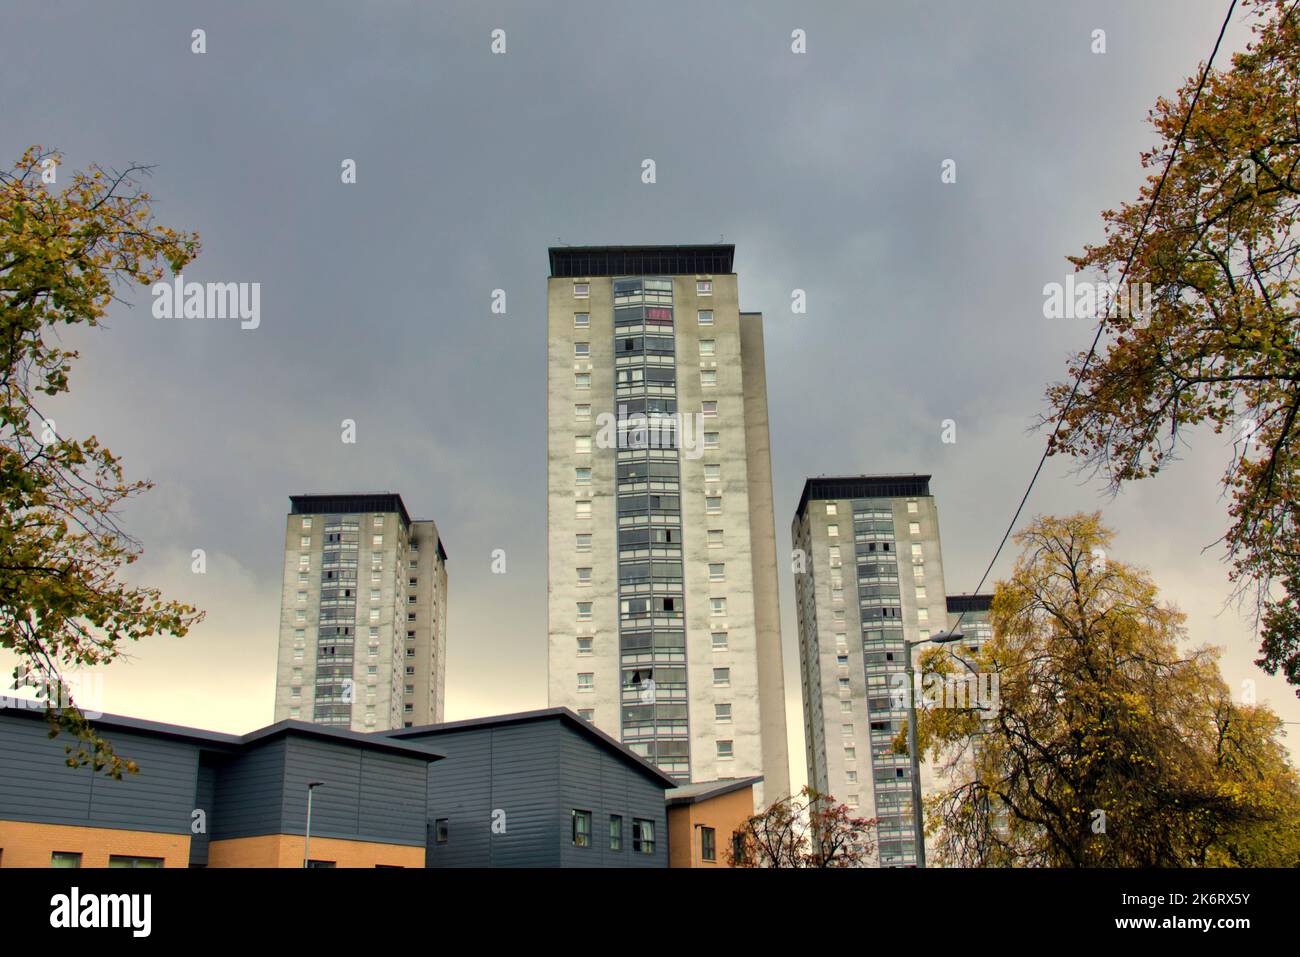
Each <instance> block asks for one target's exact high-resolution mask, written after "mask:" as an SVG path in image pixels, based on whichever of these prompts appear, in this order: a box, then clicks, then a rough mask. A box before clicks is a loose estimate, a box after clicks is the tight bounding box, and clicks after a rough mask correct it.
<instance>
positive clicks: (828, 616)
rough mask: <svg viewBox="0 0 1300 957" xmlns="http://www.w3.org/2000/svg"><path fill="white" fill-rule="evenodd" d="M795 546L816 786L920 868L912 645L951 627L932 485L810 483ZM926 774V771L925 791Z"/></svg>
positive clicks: (919, 478)
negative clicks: (909, 724) (908, 746)
mask: <svg viewBox="0 0 1300 957" xmlns="http://www.w3.org/2000/svg"><path fill="white" fill-rule="evenodd" d="M791 538H792V542H793V545H794V548H795V550H796V555H797V556H798V557H799V558H800V559H801V565H802V569H801V570H799V571H796V574H795V595H796V603H797V615H798V621H799V657H800V680H801V684H802V690H803V703H804V728H805V737H806V748H807V755H806V757H807V762H808V782H809V784H811V785H812V786H813V787H815V788H816V789H817V790H819V791H821V792H822V793H824V794H830V795H832V796H834V797H835V798H836V799H838V800H840V801H842V802H844V803H845V804H847V805H848V806H849V807H850V808H851V809H852V810H853V812H854V813H855V814H856V815H857V816H860V817H865V818H878V819H879V824H878V828H877V831H878V833H877V837H878V854H877V862H878V863H879V864H881V865H882V866H907V865H910V864H913V863H914V862H915V860H916V856H915V850H916V845H915V839H916V837H915V829H914V827H913V826H912V818H911V813H912V802H911V790H910V789H911V767H910V763H909V760H908V757H907V756H906V755H895V754H893V752H892V745H893V739H894V737H895V735H897V733H898V732H899V730H900V729H901V728H903V727H904V726H905V720H906V711H905V708H904V707H903V706H902V703H901V701H900V697H899V691H900V689H901V688H903V687H904V686H905V682H904V681H903V672H904V669H905V668H906V658H905V655H906V650H905V646H904V644H903V642H904V640H907V641H916V640H918V639H919V638H922V637H928V636H929V635H930V634H932V633H935V632H939V631H942V630H944V629H945V628H946V627H947V624H948V603H947V596H946V594H945V590H944V578H943V554H942V548H941V544H940V539H939V514H938V509H937V508H936V506H935V502H934V498H933V496H932V495H931V494H930V488H929V476H928V475H901V476H893V475H882V476H848V477H843V478H817V479H809V480H808V481H807V482H806V483H805V485H804V492H803V497H802V498H801V500H800V503H799V507H798V509H797V510H796V512H795V516H794V521H793V524H792V527H791ZM918 653H919V652H918ZM929 774H930V771H929V768H928V767H927V766H926V765H924V764H923V765H922V777H921V783H922V789H923V791H924V790H925V789H926V788H927V786H928V784H929Z"/></svg>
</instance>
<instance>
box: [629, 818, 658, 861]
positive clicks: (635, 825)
mask: <svg viewBox="0 0 1300 957" xmlns="http://www.w3.org/2000/svg"><path fill="white" fill-rule="evenodd" d="M632 850H633V852H634V853H637V854H653V853H654V852H655V822H654V821H646V820H643V819H642V818H639V817H634V818H632Z"/></svg>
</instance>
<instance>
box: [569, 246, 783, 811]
mask: <svg viewBox="0 0 1300 957" xmlns="http://www.w3.org/2000/svg"><path fill="white" fill-rule="evenodd" d="M551 258H552V273H553V274H552V276H551V278H550V280H549V282H548V288H547V310H548V338H547V342H548V349H547V352H548V373H547V379H548V391H547V411H548V438H547V476H548V479H547V481H548V495H547V508H548V595H549V603H548V643H549V648H548V689H549V700H550V704H551V705H553V706H563V707H567V708H571V709H573V710H574V711H576V712H578V713H580V714H582V715H583V716H584V717H588V718H589V719H590V720H592V721H593V722H594V723H595V724H596V725H597V726H598V727H600V728H602V729H604V730H605V731H607V732H608V733H610V734H611V735H613V736H615V737H616V738H618V739H619V740H620V741H622V742H623V743H625V744H627V745H628V746H629V747H630V748H632V749H633V750H634V751H636V752H637V753H639V754H642V755H643V756H646V757H648V758H649V759H651V760H653V761H654V762H655V763H656V764H658V765H659V766H660V767H661V768H662V769H663V770H665V771H667V772H668V773H670V774H672V775H673V776H674V777H676V778H677V779H679V780H682V781H685V780H713V779H718V778H741V777H754V776H762V777H763V778H764V782H763V783H762V784H761V785H759V787H757V788H756V795H755V796H756V799H757V800H760V801H764V800H766V801H770V800H773V799H775V798H777V797H780V796H783V795H784V794H786V793H788V791H789V770H788V754H787V748H786V726H785V705H784V690H783V684H784V680H783V672H782V666H781V646H780V622H779V609H778V606H777V579H776V546H775V533H774V520H773V515H772V479H771V464H770V452H769V446H768V427H767V398H766V381H765V372H764V368H763V338H762V317H761V315H759V314H757V313H741V311H740V309H739V297H738V289H737V277H736V275H735V273H734V272H731V266H730V263H731V247H729V246H718V247H629V248H611V247H574V248H563V249H553V250H552V251H551ZM704 265H707V266H709V267H710V268H709V269H708V270H702V269H700V268H698V267H700V266H704ZM578 270H580V271H581V273H579V272H578ZM616 289H617V290H618V291H619V292H618V296H617V300H618V301H617V302H616ZM616 312H617V314H618V318H616ZM710 318H711V321H702V320H709V319H710ZM652 344H653V345H652ZM643 375H644V378H641V377H642V376H643ZM652 377H653V378H652ZM620 380H621V381H620ZM638 403H642V404H643V405H642V406H638ZM620 406H621V407H622V408H623V409H624V410H627V409H629V408H631V409H632V410H633V414H635V412H636V410H637V409H639V408H641V407H644V408H647V409H648V408H650V407H656V408H658V409H660V410H663V411H664V412H666V413H667V414H680V415H684V416H685V417H686V419H685V420H684V424H683V427H682V430H683V431H686V430H689V435H690V440H689V442H682V441H678V442H677V443H676V444H675V445H674V444H673V443H671V442H670V443H667V445H668V447H667V448H666V449H665V448H663V447H660V448H656V449H652V450H651V451H649V452H646V453H644V455H645V456H646V457H645V458H643V457H641V456H642V453H640V452H639V451H637V450H635V449H632V448H629V447H627V446H623V447H620V444H619V442H618V441H617V440H613V441H611V440H610V437H611V434H612V429H605V430H602V425H604V424H606V423H607V422H608V419H602V415H603V416H613V415H615V414H616V413H617V410H618V409H619V407H620ZM705 436H707V442H706V443H700V444H702V445H703V447H699V446H698V445H697V446H695V447H689V448H688V447H687V445H689V444H690V443H695V442H696V439H697V438H701V439H703V438H704V437H705ZM652 441H653V440H652ZM646 463H648V464H646ZM621 467H622V472H620V468H621ZM643 467H644V471H642V472H641V473H640V480H639V481H638V480H636V479H634V478H629V472H628V470H629V469H631V470H635V469H639V468H643ZM620 474H622V478H620ZM631 474H636V473H635V472H633V473H631ZM634 499H635V500H638V501H641V502H645V501H648V502H649V504H648V506H647V507H646V508H644V509H640V510H639V511H638V510H637V509H634V508H629V507H628V506H629V504H631V503H633V500H634ZM636 534H644V535H647V536H649V538H648V541H647V542H644V543H642V544H641V545H635V544H630V541H631V536H634V535H636ZM621 541H622V542H623V544H622V546H621V545H620V542H621ZM638 562H640V563H642V564H643V565H644V566H647V567H651V568H653V571H649V572H646V573H645V577H644V578H639V579H636V581H633V579H632V578H631V577H630V576H631V575H636V574H640V573H639V572H629V569H631V568H632V566H633V565H634V564H635V563H638ZM639 606H647V607H645V608H640V609H639ZM715 636H717V637H715ZM649 679H653V685H652V686H651V684H650V680H649Z"/></svg>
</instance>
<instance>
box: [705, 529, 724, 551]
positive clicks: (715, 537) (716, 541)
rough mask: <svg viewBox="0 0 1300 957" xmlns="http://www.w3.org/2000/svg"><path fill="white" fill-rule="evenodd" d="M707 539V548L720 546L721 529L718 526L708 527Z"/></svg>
mask: <svg viewBox="0 0 1300 957" xmlns="http://www.w3.org/2000/svg"><path fill="white" fill-rule="evenodd" d="M708 539H709V548H721V547H722V529H720V528H711V529H709V534H708Z"/></svg>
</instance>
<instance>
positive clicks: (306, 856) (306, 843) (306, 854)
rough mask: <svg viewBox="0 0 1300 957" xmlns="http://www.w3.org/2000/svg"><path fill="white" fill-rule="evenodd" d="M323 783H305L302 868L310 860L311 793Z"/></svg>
mask: <svg viewBox="0 0 1300 957" xmlns="http://www.w3.org/2000/svg"><path fill="white" fill-rule="evenodd" d="M324 784H325V782H324V781H312V782H310V783H308V785H307V833H306V835H305V838H304V840H303V842H302V866H303V867H304V868H305V867H308V866H309V865H308V863H307V862H308V861H309V860H311V794H312V792H313V791H315V790H316V789H317V788H318V787H321V786H322V785H324Z"/></svg>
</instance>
